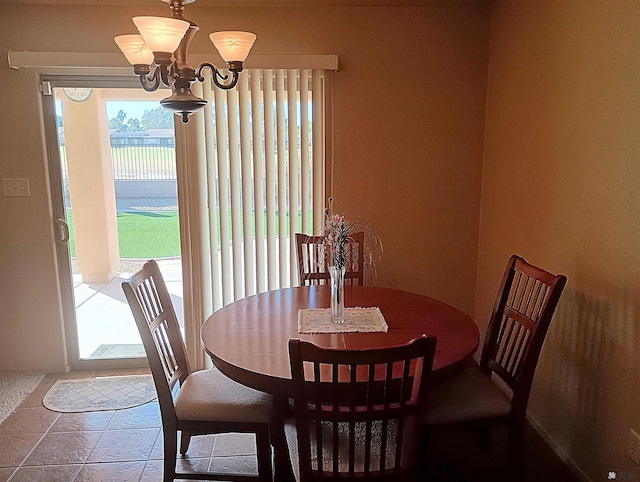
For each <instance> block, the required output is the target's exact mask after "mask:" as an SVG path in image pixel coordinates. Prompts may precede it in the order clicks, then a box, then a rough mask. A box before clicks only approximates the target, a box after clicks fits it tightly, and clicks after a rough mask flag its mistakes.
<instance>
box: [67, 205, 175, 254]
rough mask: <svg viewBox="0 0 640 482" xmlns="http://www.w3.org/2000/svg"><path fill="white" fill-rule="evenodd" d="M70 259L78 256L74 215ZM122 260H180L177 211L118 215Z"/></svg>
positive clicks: (71, 223)
mask: <svg viewBox="0 0 640 482" xmlns="http://www.w3.org/2000/svg"><path fill="white" fill-rule="evenodd" d="M67 222H68V223H69V231H70V235H71V237H70V240H69V249H70V250H71V256H72V257H74V256H75V255H76V246H75V242H74V237H73V221H72V219H71V213H67ZM118 241H119V244H120V257H121V258H138V259H149V258H168V257H171V256H180V226H179V224H178V213H177V212H175V211H166V212H164V211H155V212H144V213H126V212H119V213H118Z"/></svg>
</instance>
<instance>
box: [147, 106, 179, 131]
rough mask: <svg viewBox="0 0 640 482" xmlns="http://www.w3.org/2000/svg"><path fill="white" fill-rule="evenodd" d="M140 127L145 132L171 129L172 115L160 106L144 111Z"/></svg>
mask: <svg viewBox="0 0 640 482" xmlns="http://www.w3.org/2000/svg"><path fill="white" fill-rule="evenodd" d="M142 127H143V128H144V129H145V130H148V129H173V114H172V113H171V112H169V111H168V110H166V109H165V108H163V107H162V106H158V107H156V108H155V109H149V110H145V111H144V114H142Z"/></svg>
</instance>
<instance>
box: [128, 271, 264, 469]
mask: <svg viewBox="0 0 640 482" xmlns="http://www.w3.org/2000/svg"><path fill="white" fill-rule="evenodd" d="M122 289H123V290H124V293H125V296H126V298H127V302H128V303H129V306H130V308H131V311H132V312H133V317H134V319H135V321H136V324H137V326H138V330H139V332H140V336H141V338H142V343H143V345H144V349H145V351H146V354H147V358H148V360H149V366H150V367H151V374H152V376H153V381H154V383H155V387H156V392H157V394H158V401H159V404H160V414H161V417H162V432H163V436H164V478H163V480H164V481H165V482H166V481H173V480H174V479H175V478H179V479H211V478H221V479H223V480H227V479H226V477H227V476H228V474H213V473H211V472H180V473H178V472H176V451H177V438H178V437H177V435H178V432H179V431H180V432H181V443H180V453H181V454H182V455H185V454H186V453H187V450H188V448H189V442H190V440H191V436H192V435H204V434H215V433H226V432H241V433H246V432H249V433H255V435H256V445H257V454H258V455H257V458H258V475H257V476H246V477H243V476H236V475H233V476H232V477H233V480H262V481H271V472H272V470H271V448H270V445H269V423H270V419H271V412H272V397H271V396H270V395H267V394H266V393H263V392H259V391H257V390H253V389H251V388H248V387H245V386H244V385H241V384H239V383H236V382H235V381H233V380H231V379H230V378H227V377H226V376H224V375H223V374H222V373H220V372H219V371H218V370H216V369H211V370H202V371H196V372H191V369H190V367H189V359H188V358H187V353H186V351H185V346H184V342H183V340H182V336H181V334H180V329H179V326H178V321H177V318H176V314H175V310H174V308H173V304H172V302H171V298H170V296H169V292H168V291H167V287H166V285H165V283H164V280H163V278H162V275H161V273H160V270H159V268H158V264H157V263H156V262H155V261H154V260H151V261H148V262H146V263H145V264H144V266H143V267H142V269H141V270H140V271H138V272H137V273H135V274H134V275H133V276H132V277H131V278H130V279H129V280H127V281H125V282H123V283H122Z"/></svg>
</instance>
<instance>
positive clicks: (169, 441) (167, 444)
mask: <svg viewBox="0 0 640 482" xmlns="http://www.w3.org/2000/svg"><path fill="white" fill-rule="evenodd" d="M163 436H164V475H163V477H162V480H163V482H173V480H174V479H175V478H176V450H177V449H178V440H177V439H178V433H177V432H173V433H171V434H169V433H166V432H164V433H163Z"/></svg>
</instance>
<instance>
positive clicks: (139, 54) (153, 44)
mask: <svg viewBox="0 0 640 482" xmlns="http://www.w3.org/2000/svg"><path fill="white" fill-rule="evenodd" d="M162 1H163V2H165V3H168V4H169V7H170V8H171V14H172V15H171V18H165V17H134V18H133V23H134V24H135V26H136V27H137V28H138V31H139V32H140V35H137V34H134V35H119V36H117V37H115V38H114V40H115V42H116V43H117V44H118V47H120V50H122V53H124V55H125V57H126V58H127V60H128V61H129V63H130V64H131V65H133V72H134V73H135V74H136V75H137V76H138V77H139V78H140V83H141V84H142V87H143V88H144V90H146V91H147V92H154V91H156V90H157V89H158V88H159V87H160V84H162V85H163V86H165V87H171V91H172V94H171V96H169V97H167V98H166V99H162V100H161V101H160V104H161V105H162V107H164V108H165V109H167V110H168V111H170V112H173V113H174V114H176V115H179V116H180V117H181V118H182V122H185V123H186V122H189V116H190V115H191V114H193V113H195V112H198V111H199V110H201V109H203V108H204V106H205V105H207V101H206V100H204V99H201V98H200V97H197V96H195V95H194V94H193V93H192V92H191V84H192V83H193V82H194V81H195V80H198V81H200V82H204V77H203V75H202V74H203V72H204V70H205V69H207V68H208V69H210V70H211V80H212V81H213V83H214V84H215V85H216V86H217V87H219V88H221V89H232V88H233V87H235V85H236V84H237V83H238V74H239V73H240V72H242V68H243V67H242V64H243V62H244V61H245V60H246V58H247V56H248V55H249V50H251V47H252V46H253V42H254V41H255V39H256V36H255V35H254V34H252V33H250V32H237V31H236V32H214V33H212V34H210V35H209V38H210V39H211V41H212V42H213V45H214V46H215V47H216V49H217V50H218V52H219V54H220V56H221V57H222V59H223V60H224V61H225V62H226V64H227V71H228V74H223V73H222V72H220V71H219V70H218V69H217V68H216V67H215V66H214V65H213V64H211V63H208V62H205V63H203V64H201V65H200V66H199V67H198V68H197V69H194V68H193V67H192V66H191V64H189V59H188V53H189V44H190V43H191V39H192V38H193V36H194V35H195V34H196V32H197V31H198V30H200V27H198V25H197V24H195V23H194V22H191V21H190V20H186V19H185V18H184V15H183V12H184V6H185V4H188V3H193V2H194V1H195V0H162Z"/></svg>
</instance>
